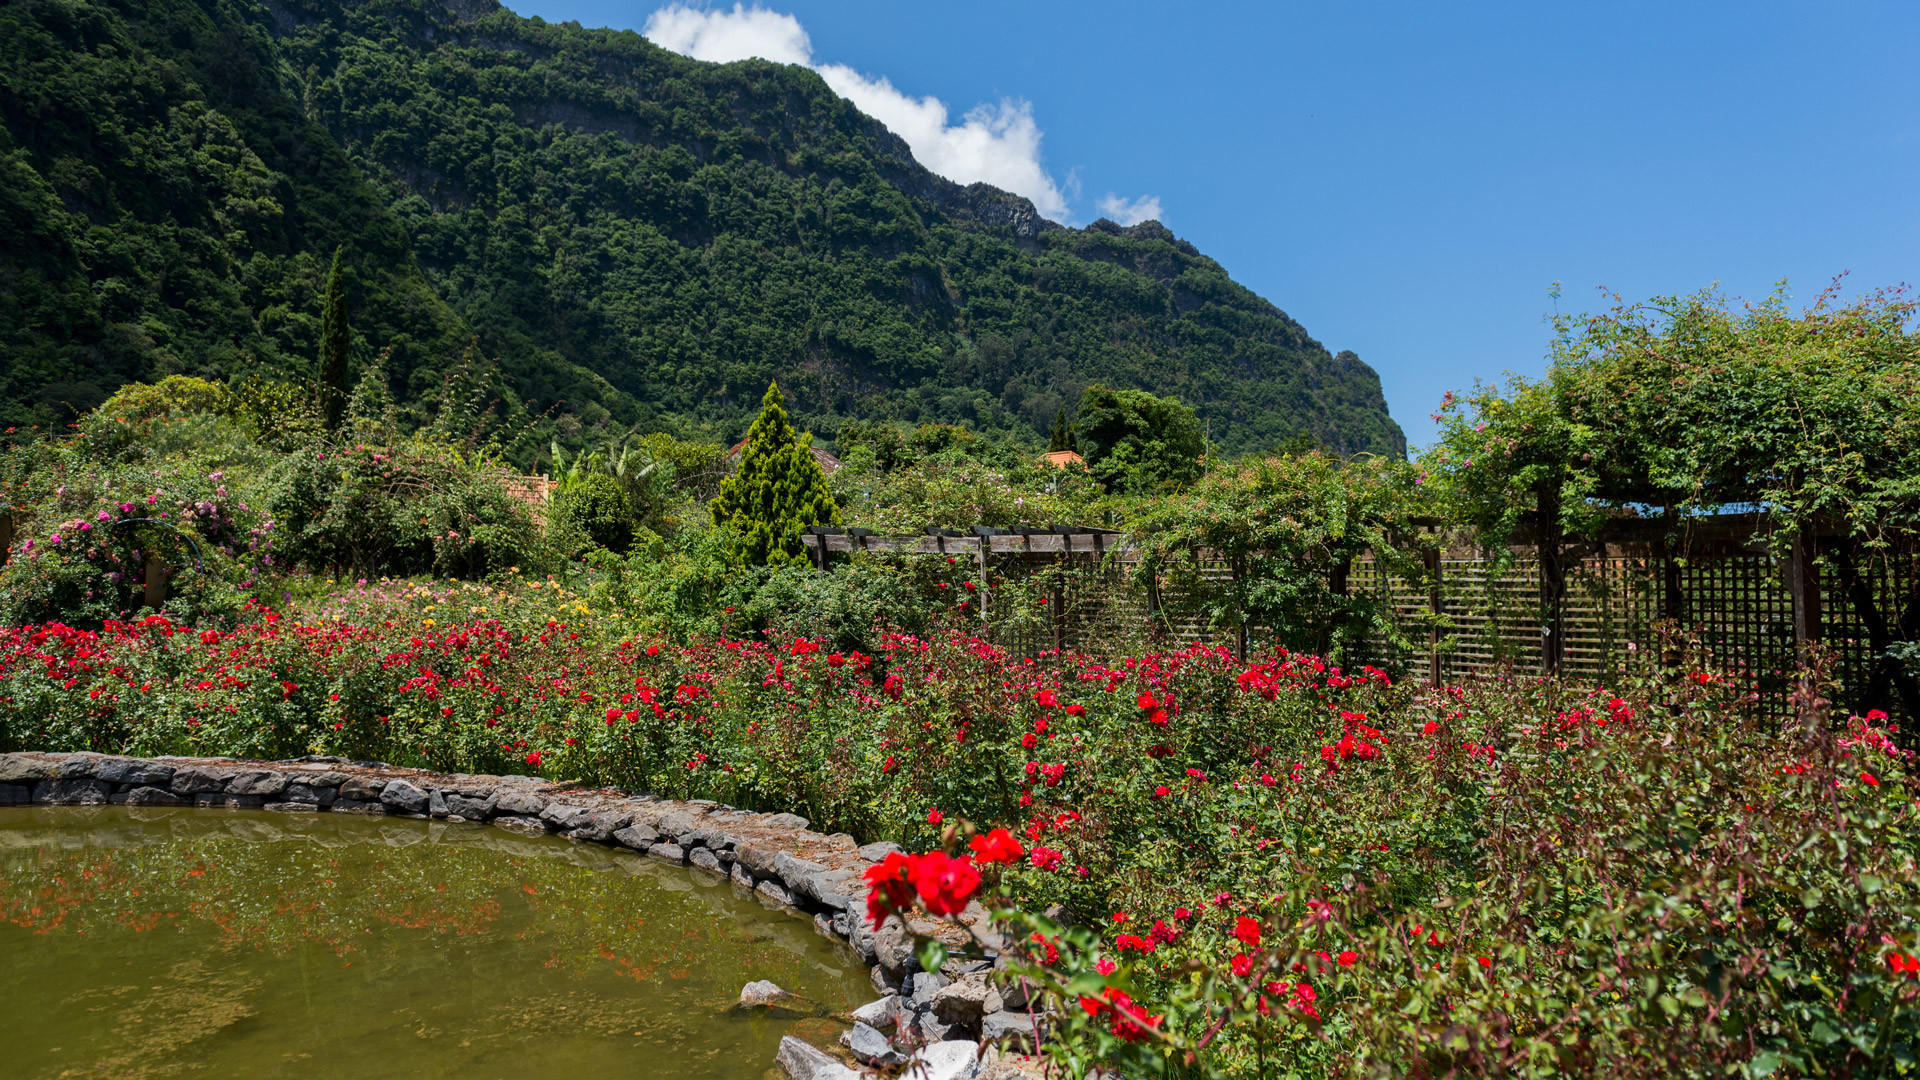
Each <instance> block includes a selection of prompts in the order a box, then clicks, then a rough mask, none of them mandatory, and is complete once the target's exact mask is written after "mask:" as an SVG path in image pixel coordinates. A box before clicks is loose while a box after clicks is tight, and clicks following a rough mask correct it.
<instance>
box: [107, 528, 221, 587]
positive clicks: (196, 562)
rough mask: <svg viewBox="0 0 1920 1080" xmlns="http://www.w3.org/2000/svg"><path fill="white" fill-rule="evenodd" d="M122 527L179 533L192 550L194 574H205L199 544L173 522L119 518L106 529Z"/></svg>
mask: <svg viewBox="0 0 1920 1080" xmlns="http://www.w3.org/2000/svg"><path fill="white" fill-rule="evenodd" d="M122 525H165V526H166V527H167V528H169V529H172V530H173V531H174V532H177V533H179V534H180V536H181V538H182V539H184V540H186V542H187V546H188V547H190V548H192V549H193V569H194V572H195V573H199V574H204V573H206V572H207V563H206V560H205V559H202V558H201V557H200V542H199V541H197V540H195V539H194V538H193V534H192V533H190V532H188V531H187V530H185V529H183V528H181V527H180V526H178V525H175V524H174V523H173V522H171V521H162V520H160V519H159V518H121V519H120V520H118V521H116V522H114V523H113V524H111V525H109V526H107V528H109V529H117V528H119V527H120V526H122Z"/></svg>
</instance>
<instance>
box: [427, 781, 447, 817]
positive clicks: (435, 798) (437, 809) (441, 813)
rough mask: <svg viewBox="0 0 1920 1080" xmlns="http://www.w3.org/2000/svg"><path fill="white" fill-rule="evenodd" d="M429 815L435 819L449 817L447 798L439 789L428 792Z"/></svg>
mask: <svg viewBox="0 0 1920 1080" xmlns="http://www.w3.org/2000/svg"><path fill="white" fill-rule="evenodd" d="M427 813H429V814H431V815H433V816H434V817H446V816H447V796H446V793H445V792H443V791H441V790H440V789H439V788H433V789H431V790H430V791H428V792H427Z"/></svg>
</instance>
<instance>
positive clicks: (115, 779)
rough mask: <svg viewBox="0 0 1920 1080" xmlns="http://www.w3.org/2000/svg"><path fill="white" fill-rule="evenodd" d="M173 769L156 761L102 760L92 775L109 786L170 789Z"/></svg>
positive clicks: (132, 759)
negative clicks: (133, 785) (126, 785)
mask: <svg viewBox="0 0 1920 1080" xmlns="http://www.w3.org/2000/svg"><path fill="white" fill-rule="evenodd" d="M173 773H174V768H173V766H171V765H162V764H160V763H159V762H157V761H142V760H141V759H139V758H102V759H101V760H100V767H99V768H98V769H96V770H95V771H94V775H95V776H97V777H99V778H100V779H102V780H105V781H106V782H108V783H109V784H137V785H152V786H154V787H170V786H172V784H173Z"/></svg>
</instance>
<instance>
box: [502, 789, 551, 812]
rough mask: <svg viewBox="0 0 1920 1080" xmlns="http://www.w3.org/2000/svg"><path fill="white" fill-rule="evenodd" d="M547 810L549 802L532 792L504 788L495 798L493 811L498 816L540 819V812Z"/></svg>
mask: <svg viewBox="0 0 1920 1080" xmlns="http://www.w3.org/2000/svg"><path fill="white" fill-rule="evenodd" d="M546 808H547V800H545V799H543V798H541V797H540V796H538V795H535V794H534V793H533V792H531V791H526V790H522V789H518V788H502V789H501V790H500V791H499V793H498V794H496V795H495V796H494V802H493V810H494V813H496V814H511V815H513V816H515V817H538V816H539V814H540V811H542V810H545V809H546Z"/></svg>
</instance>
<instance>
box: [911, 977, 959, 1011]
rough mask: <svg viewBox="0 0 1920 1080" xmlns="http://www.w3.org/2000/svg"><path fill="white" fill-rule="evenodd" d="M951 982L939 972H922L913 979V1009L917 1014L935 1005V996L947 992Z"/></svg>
mask: <svg viewBox="0 0 1920 1080" xmlns="http://www.w3.org/2000/svg"><path fill="white" fill-rule="evenodd" d="M949 983H950V980H949V979H948V978H947V977H946V976H945V975H942V974H940V973H938V972H934V971H922V972H920V973H919V974H917V975H915V976H914V977H913V1008H914V1011H915V1012H919V1011H920V1010H921V1009H925V1008H927V1007H929V1006H931V1005H932V1004H933V996H934V995H935V994H938V993H939V992H940V991H942V990H945V989H946V988H947V986H948V984H949Z"/></svg>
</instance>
